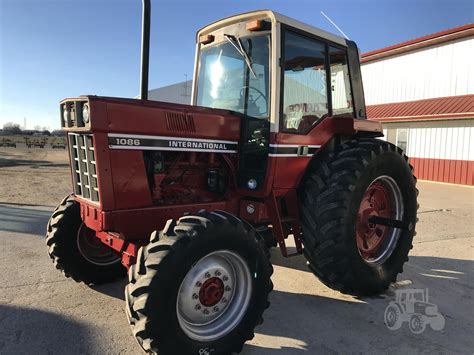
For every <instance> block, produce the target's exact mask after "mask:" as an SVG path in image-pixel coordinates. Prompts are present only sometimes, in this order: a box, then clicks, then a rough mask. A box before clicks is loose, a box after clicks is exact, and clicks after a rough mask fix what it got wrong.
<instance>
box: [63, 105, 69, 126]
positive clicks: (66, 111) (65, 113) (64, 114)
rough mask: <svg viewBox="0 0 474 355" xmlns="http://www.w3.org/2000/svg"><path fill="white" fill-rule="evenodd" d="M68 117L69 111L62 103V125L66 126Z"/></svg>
mask: <svg viewBox="0 0 474 355" xmlns="http://www.w3.org/2000/svg"><path fill="white" fill-rule="evenodd" d="M68 118H69V111H68V109H67V105H64V108H63V120H64V126H67V122H68Z"/></svg>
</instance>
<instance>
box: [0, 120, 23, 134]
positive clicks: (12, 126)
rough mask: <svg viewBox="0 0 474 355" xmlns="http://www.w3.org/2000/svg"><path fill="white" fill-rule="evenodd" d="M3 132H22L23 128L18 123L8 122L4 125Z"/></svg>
mask: <svg viewBox="0 0 474 355" xmlns="http://www.w3.org/2000/svg"><path fill="white" fill-rule="evenodd" d="M3 132H4V133H6V134H21V132H22V131H21V128H20V125H19V124H18V123H13V122H7V123H5V124H4V125H3Z"/></svg>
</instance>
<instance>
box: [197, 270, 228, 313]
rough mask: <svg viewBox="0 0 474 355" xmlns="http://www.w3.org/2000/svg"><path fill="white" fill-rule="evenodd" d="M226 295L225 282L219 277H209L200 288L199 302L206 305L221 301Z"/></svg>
mask: <svg viewBox="0 0 474 355" xmlns="http://www.w3.org/2000/svg"><path fill="white" fill-rule="evenodd" d="M223 295H224V282H222V280H221V279H220V278H218V277H211V278H210V279H207V280H206V281H205V282H204V284H203V285H202V286H201V289H200V290H199V302H201V304H202V305H204V306H205V307H212V306H214V305H216V304H217V303H219V301H220V300H221V299H222V296H223Z"/></svg>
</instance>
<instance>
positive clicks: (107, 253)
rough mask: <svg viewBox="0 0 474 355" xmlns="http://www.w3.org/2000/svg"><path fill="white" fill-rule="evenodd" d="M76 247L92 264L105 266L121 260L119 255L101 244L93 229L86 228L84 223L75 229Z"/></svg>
mask: <svg viewBox="0 0 474 355" xmlns="http://www.w3.org/2000/svg"><path fill="white" fill-rule="evenodd" d="M77 248H78V249H79V253H80V254H81V255H82V256H83V257H84V259H86V260H87V261H88V262H90V263H92V264H94V265H98V266H107V265H112V264H115V263H119V262H120V260H121V257H120V255H119V254H117V253H116V252H115V251H114V250H113V249H111V248H109V247H107V246H105V245H104V244H102V242H101V241H100V240H99V239H98V238H97V237H96V235H95V231H93V230H92V229H90V228H88V227H87V226H86V225H85V224H84V223H83V224H81V226H80V228H79V230H78V231H77Z"/></svg>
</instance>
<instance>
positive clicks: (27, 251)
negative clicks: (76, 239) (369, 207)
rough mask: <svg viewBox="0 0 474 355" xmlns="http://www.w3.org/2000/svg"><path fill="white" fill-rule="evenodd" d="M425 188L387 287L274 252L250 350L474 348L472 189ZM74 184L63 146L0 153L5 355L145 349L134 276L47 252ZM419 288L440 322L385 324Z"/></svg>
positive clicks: (0, 325) (0, 304)
mask: <svg viewBox="0 0 474 355" xmlns="http://www.w3.org/2000/svg"><path fill="white" fill-rule="evenodd" d="M419 188H420V196H419V201H420V205H421V206H420V213H419V217H420V222H419V224H418V226H417V230H418V235H417V237H416V240H415V243H414V248H413V250H412V252H411V254H410V260H409V262H408V263H407V264H406V267H405V272H404V273H403V274H402V275H400V276H399V279H398V282H397V283H396V284H394V285H393V286H392V287H391V288H390V289H389V290H388V292H387V293H385V294H383V295H381V296H379V297H374V298H354V297H350V296H345V295H341V294H340V293H338V292H335V291H332V290H330V289H328V288H327V287H325V286H324V285H323V284H321V283H320V282H319V281H318V280H317V279H316V278H315V277H314V276H313V274H312V273H311V272H309V270H308V269H307V267H306V263H305V260H304V258H303V257H301V256H299V257H296V258H291V259H285V258H282V257H281V256H280V255H279V252H278V250H273V251H272V262H273V264H274V266H275V273H274V276H273V282H274V284H275V290H274V292H273V293H272V294H271V298H270V301H271V306H270V308H269V309H268V310H267V311H266V312H265V314H264V316H265V322H264V324H263V325H262V326H260V327H258V328H257V329H256V336H255V338H254V339H253V340H252V341H250V342H248V343H247V344H246V345H245V347H244V350H243V352H242V354H264V355H265V354H320V353H349V352H350V353H353V352H356V353H360V352H371V353H402V352H405V353H420V352H423V353H450V354H452V353H457V354H468V353H469V354H472V349H474V339H473V337H472V334H473V331H474V327H473V318H474V317H473V316H474V311H473V310H474V302H473V299H472V297H473V289H474V250H473V248H474V228H473V225H474V223H473V222H474V218H473V216H474V189H473V188H469V187H461V186H452V185H443V184H436V183H428V182H420V183H419ZM70 190H71V188H70V178H69V170H68V167H67V156H66V153H65V151H55V150H40V149H37V150H34V149H32V150H26V149H24V150H21V149H18V148H17V150H15V149H12V148H2V149H1V150H0V201H1V203H0V247H1V250H2V258H1V260H0V268H1V270H2V283H1V285H0V354H32V353H34V354H79V353H81V354H82V353H90V354H139V353H140V349H139V347H138V345H137V344H136V343H135V340H134V338H133V336H132V335H131V332H130V329H129V327H128V324H127V322H126V319H125V314H124V303H123V287H124V285H125V282H126V281H125V280H124V281H120V282H116V283H113V284H109V285H103V286H98V287H87V286H85V285H82V284H77V283H75V282H74V281H72V280H70V279H66V278H64V277H63V276H62V275H61V274H60V273H59V272H58V271H57V270H55V269H54V267H53V265H52V263H51V262H50V260H49V258H48V256H47V254H46V248H45V245H44V229H45V225H46V223H47V220H48V218H49V215H50V213H51V210H52V208H51V207H50V206H54V205H55V204H57V203H58V202H59V201H60V200H61V198H62V197H63V196H64V195H66V194H67V193H69V191H70ZM27 204H30V205H27ZM33 205H36V206H33ZM38 205H39V206H38ZM412 288H415V289H428V291H429V301H430V302H432V303H435V304H436V305H438V309H439V312H440V313H441V314H442V315H443V317H444V319H445V321H446V324H445V326H444V329H443V330H440V331H434V330H432V329H430V328H429V327H428V328H427V329H426V330H425V331H424V332H423V333H422V334H418V335H417V334H413V333H411V332H410V330H409V329H408V325H407V324H406V323H405V324H404V325H403V326H402V327H401V329H399V330H396V331H391V330H388V329H387V327H386V326H385V324H384V311H385V308H386V307H387V305H388V304H389V302H390V301H391V300H393V299H394V295H395V292H397V291H398V290H408V289H412Z"/></svg>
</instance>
